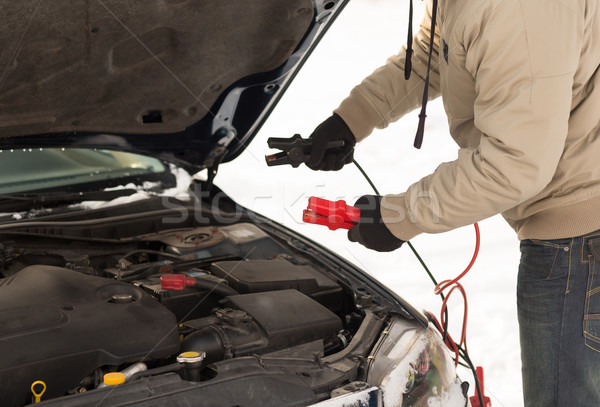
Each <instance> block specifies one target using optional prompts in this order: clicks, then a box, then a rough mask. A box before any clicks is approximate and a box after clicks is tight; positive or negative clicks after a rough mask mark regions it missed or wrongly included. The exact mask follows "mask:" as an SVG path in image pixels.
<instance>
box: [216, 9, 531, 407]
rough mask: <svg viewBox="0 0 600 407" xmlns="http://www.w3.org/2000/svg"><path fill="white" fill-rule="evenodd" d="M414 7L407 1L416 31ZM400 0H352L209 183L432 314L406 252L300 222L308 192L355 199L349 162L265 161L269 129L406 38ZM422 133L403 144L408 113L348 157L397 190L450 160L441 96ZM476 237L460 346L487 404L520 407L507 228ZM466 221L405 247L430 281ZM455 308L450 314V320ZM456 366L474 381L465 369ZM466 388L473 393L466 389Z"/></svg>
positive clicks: (513, 265) (485, 228) (456, 264)
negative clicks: (480, 378) (478, 371)
mask: <svg viewBox="0 0 600 407" xmlns="http://www.w3.org/2000/svg"><path fill="white" fill-rule="evenodd" d="M422 8H423V3H422V2H415V27H418V23H419V21H420V16H421V13H422ZM407 15H408V2H407V1H394V0H352V1H351V4H350V5H348V6H347V8H346V10H344V12H343V13H342V15H341V17H340V18H339V19H338V21H337V22H336V23H335V24H334V27H333V28H332V29H331V31H330V32H329V33H328V35H327V36H326V38H325V39H324V40H323V42H322V43H321V45H320V46H319V47H318V49H317V50H316V51H315V53H314V54H313V56H312V57H311V58H310V60H309V62H308V63H307V64H306V65H305V67H304V68H303V70H302V72H301V73H300V74H299V75H298V77H297V78H296V80H295V81H294V84H293V85H292V86H291V87H290V89H289V90H288V92H287V93H286V95H285V96H284V98H283V99H282V101H281V103H280V104H279V106H278V107H277V108H276V110H275V111H274V113H273V115H272V116H271V118H270V119H269V121H268V122H267V123H266V124H265V126H264V127H263V129H262V130H261V132H260V134H259V135H258V136H257V137H256V139H255V140H254V141H253V142H252V144H251V145H250V147H249V148H248V149H247V151H246V152H245V153H244V154H243V155H241V156H240V157H239V158H238V159H236V160H235V161H234V162H233V163H231V164H225V165H223V166H222V167H221V168H220V170H219V174H218V175H217V178H216V183H217V184H218V185H219V186H220V187H221V188H222V189H224V190H225V192H227V193H228V194H230V195H231V196H232V197H233V198H234V199H236V200H237V201H238V202H239V203H240V204H242V205H244V206H246V207H249V208H251V209H253V210H255V211H258V212H260V213H263V214H265V215H267V216H269V217H271V218H272V219H275V220H276V221H278V222H280V223H283V224H285V225H287V226H289V227H291V228H293V229H295V230H297V231H299V232H300V233H302V234H304V235H307V236H309V237H311V238H312V239H314V240H316V241H318V242H320V243H322V244H324V245H325V246H327V247H329V248H331V249H333V250H334V251H336V252H337V253H339V254H340V255H341V256H343V257H345V258H347V259H348V260H349V261H351V262H353V263H354V264H356V265H358V266H359V267H361V268H363V269H364V270H366V271H368V272H369V273H371V274H372V275H374V276H375V277H376V278H378V279H379V280H380V281H382V282H383V283H384V284H386V285H387V286H388V287H390V288H391V289H393V290H394V291H396V292H397V293H399V294H400V295H401V296H402V297H404V298H405V299H406V300H407V301H409V302H410V303H412V304H413V305H414V306H415V307H417V308H421V309H428V310H430V311H432V312H434V313H436V314H438V313H439V308H440V305H441V302H440V300H439V298H438V297H436V296H435V295H434V294H433V285H432V283H431V282H430V281H429V279H428V277H427V275H426V274H425V272H424V271H423V270H422V268H421V266H420V265H419V264H418V262H417V261H416V259H415V258H414V256H413V254H412V253H411V252H410V250H409V248H408V247H406V245H405V246H404V247H402V248H401V249H400V250H398V251H396V252H393V253H389V254H380V253H376V252H373V251H369V250H366V249H364V248H363V247H361V246H359V245H358V244H355V243H351V242H349V241H348V240H347V238H346V235H345V232H343V231H336V232H331V231H329V230H327V229H326V228H323V227H319V226H316V225H305V224H302V223H301V221H300V219H301V214H302V209H303V208H305V207H306V203H307V199H308V197H309V196H313V195H314V196H320V197H324V198H328V199H345V200H346V201H347V202H348V203H353V202H354V201H355V199H356V198H358V197H359V196H361V195H363V194H370V193H372V191H371V189H370V187H369V185H368V184H367V182H366V181H365V180H364V179H363V178H362V176H361V175H360V173H359V172H358V171H357V170H356V168H354V167H353V166H351V165H349V166H346V167H345V168H344V169H343V170H342V171H339V172H335V173H321V172H313V171H310V170H309V169H307V168H306V167H305V166H303V165H302V166H301V167H300V168H297V169H293V168H291V167H289V166H286V167H280V168H277V167H273V168H269V167H267V166H266V164H265V162H264V155H265V154H269V153H271V151H270V150H268V149H267V145H266V139H267V138H268V137H289V136H292V135H293V134H294V133H300V134H302V135H303V137H308V136H309V135H310V133H311V132H312V130H313V129H314V128H315V127H316V126H317V125H318V124H319V123H320V122H321V121H322V120H323V119H325V118H326V117H328V116H329V115H330V114H331V111H332V110H333V109H334V108H335V107H337V105H338V104H339V102H340V101H341V100H342V99H343V98H344V97H345V96H346V95H347V94H348V92H349V91H350V89H351V88H352V86H353V85H355V84H357V83H358V82H360V80H361V79H362V78H363V77H365V76H366V75H368V74H369V73H370V72H371V71H372V70H373V69H375V68H376V67H378V66H379V65H381V64H383V63H384V62H385V60H386V58H387V57H388V56H390V55H392V54H393V53H395V52H397V50H398V49H399V48H400V46H401V45H402V43H403V42H404V41H405V38H406V29H407V19H408V17H407ZM428 116H429V117H428V120H427V127H426V133H425V141H424V144H423V148H422V149H421V150H415V149H414V148H413V147H412V142H413V139H414V133H415V129H416V126H417V120H418V118H417V112H413V113H411V114H409V115H407V116H406V117H405V118H403V119H402V120H400V121H399V122H397V123H395V124H393V125H391V126H390V127H389V128H388V129H386V130H382V131H376V132H375V133H374V134H373V135H372V136H371V137H369V138H368V139H367V140H365V141H363V142H362V143H360V145H358V146H357V150H356V153H355V158H356V160H357V161H358V162H359V163H360V164H361V165H362V166H363V168H364V169H365V170H366V171H367V173H368V174H369V175H370V177H371V178H372V180H373V182H374V183H375V185H376V186H377V187H378V188H379V190H380V192H381V193H383V194H386V193H397V192H403V191H404V190H405V189H406V187H407V186H408V185H410V184H411V183H412V182H414V181H416V180H418V179H419V178H421V177H423V176H425V175H427V174H429V173H430V172H431V171H433V170H434V169H435V168H436V167H437V166H438V165H439V164H440V163H441V162H443V161H450V160H453V159H454V158H455V156H456V151H457V148H456V146H455V145H454V143H453V141H452V140H451V139H450V137H449V135H448V128H447V124H446V118H445V116H444V114H443V108H442V105H441V101H435V102H433V103H430V104H429V105H428ZM480 227H481V233H482V243H481V251H480V256H479V259H478V261H477V263H476V264H475V267H474V268H473V270H472V271H471V272H470V273H469V274H468V275H467V276H466V277H465V278H464V279H463V285H464V286H465V288H466V289H467V293H468V296H469V297H468V298H469V306H470V308H469V322H468V345H469V352H470V355H471V358H472V359H473V362H474V363H475V364H477V365H481V366H483V367H484V369H485V388H486V394H487V395H488V396H490V397H491V398H492V405H493V406H496V407H497V406H507V407H508V406H510V407H513V406H521V405H522V389H521V374H520V371H521V366H520V358H519V342H518V326H517V320H516V295H515V287H516V273H517V264H518V257H519V248H518V241H517V239H516V236H515V234H514V232H513V231H512V230H511V229H510V228H509V227H508V226H507V225H506V224H505V223H504V221H503V220H502V219H501V218H500V217H498V216H497V217H494V218H491V219H488V220H485V221H483V222H481V223H480ZM474 241H475V239H474V233H473V228H472V227H468V228H462V229H459V230H456V231H452V232H449V233H444V234H440V235H421V236H418V237H417V238H415V239H414V240H413V244H414V245H415V247H416V248H417V250H418V251H419V252H420V254H421V256H422V257H423V258H424V259H425V261H426V263H427V264H428V265H429V267H430V269H431V270H432V271H433V273H434V274H435V275H436V277H437V279H438V280H440V281H441V280H443V279H447V278H451V277H454V276H455V275H457V274H458V273H459V272H461V271H462V270H463V269H464V267H465V266H466V265H467V264H468V262H469V260H470V259H471V256H472V252H473V248H474ZM450 313H451V333H452V332H454V336H455V337H458V336H459V331H458V330H459V324H460V317H461V316H462V303H461V301H460V300H459V299H458V297H456V298H455V301H451V308H450ZM452 316H453V317H452ZM459 374H460V375H461V377H462V378H463V379H466V380H469V381H470V382H471V383H472V378H471V376H470V373H469V371H467V370H464V369H462V368H461V370H459ZM471 394H472V392H471Z"/></svg>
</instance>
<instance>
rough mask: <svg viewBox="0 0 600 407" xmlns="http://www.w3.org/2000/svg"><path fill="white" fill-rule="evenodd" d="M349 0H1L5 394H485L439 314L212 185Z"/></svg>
mask: <svg viewBox="0 0 600 407" xmlns="http://www.w3.org/2000/svg"><path fill="white" fill-rule="evenodd" d="M347 3H348V1H345V0H325V1H322V0H316V1H309V0H293V1H289V2H279V1H274V0H260V1H258V0H243V1H242V0H238V1H231V2H210V3H209V2H193V1H187V0H168V1H165V0H160V1H159V0H146V1H144V2H142V1H129V2H117V1H113V2H110V1H98V2H80V3H77V4H73V3H72V2H67V1H64V0H58V1H55V2H51V3H44V2H38V3H35V4H34V3H32V4H29V3H27V2H17V3H9V2H3V3H2V5H3V17H2V18H3V22H4V24H3V28H2V29H1V31H0V32H1V33H2V34H1V38H2V40H3V41H2V43H3V44H9V46H7V47H5V48H3V50H2V51H0V61H1V64H0V66H3V67H6V68H4V71H3V73H2V75H1V76H0V106H1V110H0V149H1V152H0V179H1V181H0V271H1V273H2V276H1V277H2V278H0V354H1V355H2V357H1V358H0V379H1V380H0V404H2V405H6V406H23V405H28V404H32V403H35V404H40V405H41V406H68V407H70V406H73V407H74V406H100V405H102V406H119V405H128V406H164V405H190V406H235V405H239V406H268V405H271V406H309V405H313V406H320V407H325V406H342V405H346V406H386V407H390V406H425V405H428V406H429V405H465V404H466V403H467V399H466V394H465V393H466V388H465V386H464V385H463V382H462V381H461V380H460V378H458V376H457V374H456V370H455V368H454V362H453V361H452V356H451V355H450V353H449V352H448V350H447V348H446V346H445V345H444V343H443V340H442V336H441V335H440V334H439V332H438V331H437V329H436V328H435V327H434V326H433V324H431V323H430V321H429V320H428V318H427V317H426V316H425V315H424V314H423V313H421V312H420V311H418V310H416V309H415V308H413V307H412V306H411V305H410V304H408V303H407V302H406V301H404V300H403V299H402V298H401V297H400V296H398V295H397V294H396V293H394V292H392V291H391V290H389V289H388V288H386V287H385V286H383V285H382V284H381V283H379V282H378V281H376V280H375V279H374V278H373V277H372V276H370V275H369V274H367V273H366V272H364V271H362V270H360V269H359V268H357V267H356V266H354V265H353V264H351V263H349V262H348V261H346V260H344V259H343V258H342V257H340V256H339V255H337V254H336V253H333V252H331V251H329V250H327V249H325V248H324V247H322V246H320V245H319V244H317V243H315V242H314V241H312V240H310V239H308V238H307V237H305V236H302V235H300V234H298V233H297V232H294V231H292V230H291V229H289V228H287V227H284V226H282V225H281V224H279V223H277V222H275V221H273V220H272V219H269V218H268V217H265V216H263V215H260V214H258V213H256V212H254V211H252V210H250V209H247V208H244V207H241V206H240V205H238V204H236V202H235V200H234V199H233V198H232V197H229V196H228V195H227V194H225V193H224V192H223V191H222V190H221V189H219V187H218V186H217V185H215V183H214V178H215V175H216V174H217V171H218V169H219V166H220V165H221V164H222V163H225V162H230V161H232V160H234V159H235V158H236V157H237V156H239V155H240V154H241V152H242V151H244V149H245V148H246V146H247V145H248V143H250V141H251V140H252V139H253V138H254V137H255V136H256V134H257V133H258V132H259V130H260V128H261V126H262V124H263V123H264V122H265V120H266V119H267V117H268V116H269V114H270V112H271V111H272V110H273V108H274V107H275V105H276V104H277V102H278V101H279V99H280V98H281V97H282V95H283V93H284V92H285V90H286V89H287V87H288V86H289V85H290V83H291V81H292V80H293V78H294V77H295V75H296V74H297V73H298V71H299V70H300V68H301V67H302V65H303V64H304V62H305V61H306V59H307V58H308V56H309V55H310V53H311V52H312V50H313V49H314V48H315V47H316V45H317V44H318V42H319V41H320V39H321V38H322V37H323V35H324V34H325V33H326V31H327V29H328V28H329V27H330V25H331V24H333V22H334V20H335V19H336V17H337V16H338V15H339V13H341V12H342V10H343V8H344V6H345V5H346V4H347ZM232 165H235V164H232ZM240 170H241V171H243V168H242V169H240ZM202 174H203V175H204V177H202V176H200V175H202Z"/></svg>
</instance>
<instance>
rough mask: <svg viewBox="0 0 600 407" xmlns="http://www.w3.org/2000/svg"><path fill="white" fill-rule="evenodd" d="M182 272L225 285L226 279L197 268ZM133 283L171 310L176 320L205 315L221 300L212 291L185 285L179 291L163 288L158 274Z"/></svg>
mask: <svg viewBox="0 0 600 407" xmlns="http://www.w3.org/2000/svg"><path fill="white" fill-rule="evenodd" d="M183 274H185V275H186V276H187V277H194V278H203V279H210V280H213V281H215V282H217V283H222V284H225V285H227V281H225V280H224V279H222V278H219V277H215V276H212V275H210V274H208V273H207V272H205V271H202V270H199V269H190V270H188V271H186V272H184V273H183ZM134 284H135V285H137V286H138V287H140V288H141V289H143V290H144V291H146V292H147V293H148V294H150V295H151V296H152V297H154V298H155V299H157V300H158V301H159V302H160V303H161V304H163V305H164V306H165V307H167V308H168V309H169V310H170V311H171V312H173V313H174V314H175V316H176V318H177V321H178V322H183V321H187V320H190V319H196V318H202V317H205V316H207V315H208V314H210V312H211V311H212V310H213V309H214V308H215V307H217V306H218V302H219V300H221V297H220V296H218V295H216V294H215V293H214V292H213V293H211V292H210V290H202V289H198V288H194V287H185V288H184V289H183V290H181V291H178V290H166V289H163V288H161V286H160V274H157V275H153V276H150V277H148V278H146V279H144V280H140V281H135V282H134Z"/></svg>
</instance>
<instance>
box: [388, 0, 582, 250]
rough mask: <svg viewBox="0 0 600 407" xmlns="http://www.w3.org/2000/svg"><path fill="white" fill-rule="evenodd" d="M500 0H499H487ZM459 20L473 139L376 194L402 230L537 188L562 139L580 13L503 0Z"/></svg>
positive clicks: (554, 4)
mask: <svg viewBox="0 0 600 407" xmlns="http://www.w3.org/2000/svg"><path fill="white" fill-rule="evenodd" d="M487 3H497V2H487ZM476 21H478V23H477V24H473V25H472V26H471V27H467V29H465V30H464V38H463V41H464V43H463V45H464V47H465V49H466V65H467V66H466V68H467V69H468V70H469V71H470V72H471V74H472V75H473V77H474V78H475V86H476V89H475V91H476V95H477V96H476V100H475V105H474V124H475V127H476V128H477V129H478V130H480V131H481V139H480V144H479V147H477V148H475V149H461V150H459V154H458V158H457V159H456V160H455V161H453V162H449V163H445V164H442V165H441V166H440V167H438V169H437V170H436V171H435V172H434V173H433V174H431V175H429V176H427V177H425V178H423V179H422V180H420V181H418V182H416V183H415V184H413V185H412V186H411V187H410V188H409V189H408V191H406V193H404V194H398V195H387V196H386V197H384V199H383V200H382V209H381V212H382V217H383V218H384V222H385V224H386V226H388V228H389V229H390V230H391V231H392V233H393V234H394V235H396V236H397V237H399V238H400V239H402V240H407V239H410V238H411V237H413V236H415V235H417V234H419V233H421V232H427V233H438V232H444V231H448V230H451V229H454V228H457V227H460V226H464V225H468V224H470V223H473V222H476V221H479V220H482V219H485V218H487V217H489V216H492V215H495V214H497V213H501V212H503V211H505V210H508V209H510V208H513V207H515V206H516V205H518V204H520V203H523V202H525V201H526V200H528V199H530V198H532V197H534V196H536V195H537V194H539V193H541V192H542V191H543V189H544V188H545V187H546V186H547V185H548V184H549V183H550V182H551V180H552V178H553V176H554V174H555V172H556V171H560V169H559V168H558V166H559V160H560V157H561V155H562V152H563V150H564V146H565V140H566V136H567V132H568V121H569V115H570V109H571V100H572V86H573V76H574V72H575V70H576V68H577V61H578V59H579V53H580V52H581V46H582V45H581V30H582V29H581V26H580V24H581V23H580V22H579V21H580V17H578V15H577V14H576V13H574V12H572V10H570V9H568V8H567V7H566V6H565V5H564V4H563V3H562V2H561V1H559V0H532V1H528V2H519V1H506V0H505V1H502V2H500V3H499V5H498V6H497V7H496V8H490V9H489V10H485V12H482V16H481V18H480V19H479V20H476Z"/></svg>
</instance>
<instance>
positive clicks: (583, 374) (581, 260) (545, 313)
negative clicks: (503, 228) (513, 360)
mask: <svg viewBox="0 0 600 407" xmlns="http://www.w3.org/2000/svg"><path fill="white" fill-rule="evenodd" d="M517 307H518V316H519V330H520V336H521V337H520V339H521V360H522V364H523V397H524V399H525V406H527V407H530V406H544V407H548V406H600V231H597V232H594V233H591V234H588V235H585V236H580V237H575V238H569V239H557V240H549V241H540V240H523V241H522V242H521V263H520V265H519V277H518V284H517Z"/></svg>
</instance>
